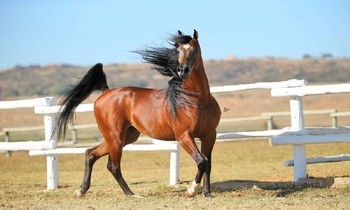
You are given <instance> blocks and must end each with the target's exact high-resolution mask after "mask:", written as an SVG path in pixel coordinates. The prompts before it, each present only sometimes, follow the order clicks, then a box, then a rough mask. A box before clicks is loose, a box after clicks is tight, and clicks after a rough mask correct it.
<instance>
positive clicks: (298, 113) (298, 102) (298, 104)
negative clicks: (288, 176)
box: [290, 96, 306, 182]
mask: <svg viewBox="0 0 350 210" xmlns="http://www.w3.org/2000/svg"><path fill="white" fill-rule="evenodd" d="M290 112H291V113H290V117H291V130H293V131H300V130H302V129H303V128H304V113H303V98H302V97H300V96H291V97H290ZM293 159H294V182H297V181H298V180H299V179H300V178H306V151H305V145H304V144H297V145H293Z"/></svg>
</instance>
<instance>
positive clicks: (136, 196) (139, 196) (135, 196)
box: [132, 195, 144, 198]
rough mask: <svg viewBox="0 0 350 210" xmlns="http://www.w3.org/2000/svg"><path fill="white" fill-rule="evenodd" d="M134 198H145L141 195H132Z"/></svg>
mask: <svg viewBox="0 0 350 210" xmlns="http://www.w3.org/2000/svg"><path fill="white" fill-rule="evenodd" d="M132 197H134V198H144V197H143V196H141V195H132Z"/></svg>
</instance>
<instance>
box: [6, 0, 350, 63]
mask: <svg viewBox="0 0 350 210" xmlns="http://www.w3.org/2000/svg"><path fill="white" fill-rule="evenodd" d="M178 29H179V30H181V31H182V32H184V33H185V34H188V35H192V33H193V29H196V30H197V31H198V32H199V42H200V44H201V48H202V55H203V57H204V59H206V60H209V59H211V60H212V59H215V60H217V59H223V58H225V57H226V56H228V55H234V56H236V57H238V58H249V57H265V56H273V57H286V58H291V59H297V58H301V57H302V56H303V55H305V54H310V55H312V56H321V55H322V54H326V53H327V54H328V53H330V54H332V55H333V56H334V57H350V1H347V0H241V1H235V0H222V1H220V0H216V1H205V0H203V1H199V0H197V1H195V0H177V1H161V0H159V1H156V0H153V1H152V0H147V1H145V0H144V1H141V0H139V1H137V0H127V1H118V0H106V1H103V0H100V1H97V0H96V1H91V0H84V1H83V0H60V1H54V0H30V1H27V0H0V69H5V68H11V67H13V66H15V65H21V66H26V65H49V64H56V63H67V64H71V65H93V64H95V63H97V62H102V63H104V64H112V63H139V62H142V61H141V59H140V56H138V55H137V54H134V53H132V52H131V51H133V50H137V49H143V48H144V47H145V46H167V45H168V43H167V38H169V36H170V35H171V34H174V33H177V30H178Z"/></svg>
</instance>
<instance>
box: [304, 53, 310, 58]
mask: <svg viewBox="0 0 350 210" xmlns="http://www.w3.org/2000/svg"><path fill="white" fill-rule="evenodd" d="M310 58H312V57H311V55H310V54H309V53H305V54H304V55H303V59H310Z"/></svg>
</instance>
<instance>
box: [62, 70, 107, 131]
mask: <svg viewBox="0 0 350 210" xmlns="http://www.w3.org/2000/svg"><path fill="white" fill-rule="evenodd" d="M102 67H103V65H102V64H101V63H98V64H96V65H95V66H93V67H92V68H91V69H90V70H89V71H88V73H87V74H86V75H85V76H84V77H83V79H81V80H80V81H79V83H78V84H77V85H76V86H74V87H73V88H72V89H70V90H69V91H68V92H67V93H66V94H65V95H64V97H63V99H62V101H61V102H60V104H61V105H65V107H64V108H63V110H62V112H61V114H60V115H59V116H58V120H57V126H56V128H55V131H57V129H58V138H59V137H60V136H61V135H62V134H63V137H64V136H65V135H66V130H67V124H68V122H70V121H72V118H73V116H74V110H75V109H76V108H77V106H78V105H79V104H80V103H81V102H83V101H84V100H85V99H86V98H87V97H89V95H90V94H91V93H92V92H94V91H95V90H101V91H103V90H106V89H108V85H107V80H106V75H105V74H104V72H103V69H102Z"/></svg>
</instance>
